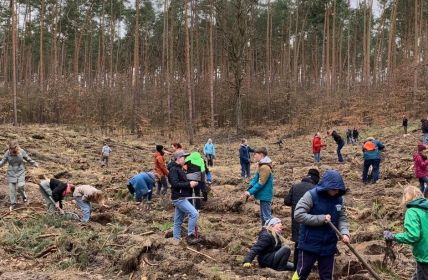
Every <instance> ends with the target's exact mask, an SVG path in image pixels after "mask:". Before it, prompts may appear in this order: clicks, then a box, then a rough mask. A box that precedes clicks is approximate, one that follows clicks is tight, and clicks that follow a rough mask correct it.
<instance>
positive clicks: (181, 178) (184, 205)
mask: <svg viewBox="0 0 428 280" xmlns="http://www.w3.org/2000/svg"><path fill="white" fill-rule="evenodd" d="M188 155H189V154H187V153H185V152H184V151H178V152H175V153H174V155H173V157H172V160H173V162H171V163H170V164H169V165H168V168H169V174H168V180H169V183H170V184H171V200H172V203H173V204H174V206H175V213H174V228H173V233H172V235H173V238H174V239H175V240H180V238H181V225H182V224H183V220H184V217H185V216H186V215H187V216H188V217H189V224H188V230H187V238H186V240H187V243H188V244H196V243H198V242H199V238H198V236H197V235H198V234H197V232H196V224H197V222H198V217H199V213H198V211H197V210H196V209H195V207H193V205H192V204H191V203H190V202H189V201H188V198H189V197H191V196H192V189H193V188H194V187H196V186H197V185H198V182H196V181H189V180H187V178H186V173H185V172H184V170H183V165H184V164H185V157H186V156H188Z"/></svg>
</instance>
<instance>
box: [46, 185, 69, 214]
mask: <svg viewBox="0 0 428 280" xmlns="http://www.w3.org/2000/svg"><path fill="white" fill-rule="evenodd" d="M39 190H40V193H41V194H42V197H43V199H44V200H45V201H46V203H47V206H48V213H49V214H54V213H57V212H59V213H60V214H64V210H63V205H62V201H63V199H64V198H65V197H66V196H70V195H72V193H73V192H74V185H73V184H70V183H64V182H62V181H60V180H58V179H55V178H52V179H50V180H42V181H41V182H40V184H39Z"/></svg>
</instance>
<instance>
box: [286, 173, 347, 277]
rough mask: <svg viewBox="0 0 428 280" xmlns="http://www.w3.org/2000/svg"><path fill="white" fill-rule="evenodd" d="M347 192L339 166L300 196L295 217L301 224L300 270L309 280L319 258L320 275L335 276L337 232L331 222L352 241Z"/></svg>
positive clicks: (298, 273) (343, 239)
mask: <svg viewBox="0 0 428 280" xmlns="http://www.w3.org/2000/svg"><path fill="white" fill-rule="evenodd" d="M345 193H346V189H345V183H344V182H343V179H342V176H341V175H340V173H339V172H338V171H336V170H327V171H326V172H325V173H324V176H323V177H322V180H321V182H320V183H319V184H318V185H316V187H315V188H313V189H312V190H310V191H308V192H306V193H305V195H303V197H302V198H301V199H300V200H299V202H298V203H297V206H296V210H295V212H294V218H295V219H296V221H297V222H298V223H300V224H301V226H300V234H299V247H298V249H299V259H298V262H297V270H296V274H297V276H298V277H299V278H298V279H299V280H306V279H307V278H308V276H309V274H310V272H311V269H312V267H313V265H314V264H315V262H318V268H319V279H320V280H332V279H333V265H334V255H335V253H336V251H337V248H336V246H337V241H338V239H337V236H336V233H335V231H334V230H333V229H332V228H331V227H330V225H329V223H330V222H331V223H332V224H333V225H335V226H336V227H337V228H338V229H339V231H340V232H341V234H342V241H343V242H345V243H349V241H350V239H349V229H348V222H347V219H346V213H345V208H344V204H343V198H342V196H343V195H344V194H345Z"/></svg>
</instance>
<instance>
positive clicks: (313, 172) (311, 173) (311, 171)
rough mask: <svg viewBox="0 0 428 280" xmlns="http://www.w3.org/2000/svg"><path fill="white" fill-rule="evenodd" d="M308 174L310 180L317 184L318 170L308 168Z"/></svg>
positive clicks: (318, 179)
mask: <svg viewBox="0 0 428 280" xmlns="http://www.w3.org/2000/svg"><path fill="white" fill-rule="evenodd" d="M308 175H309V176H310V177H311V179H312V181H314V183H315V184H318V182H319V181H320V172H319V171H318V169H315V168H311V169H309V171H308Z"/></svg>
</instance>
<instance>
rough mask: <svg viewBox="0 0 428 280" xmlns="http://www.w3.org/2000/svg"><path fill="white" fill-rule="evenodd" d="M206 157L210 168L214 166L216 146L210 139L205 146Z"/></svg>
mask: <svg viewBox="0 0 428 280" xmlns="http://www.w3.org/2000/svg"><path fill="white" fill-rule="evenodd" d="M204 155H205V157H206V158H207V162H208V166H213V164H214V159H215V146H214V144H213V140H211V139H208V141H207V143H206V144H205V146H204Z"/></svg>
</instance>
